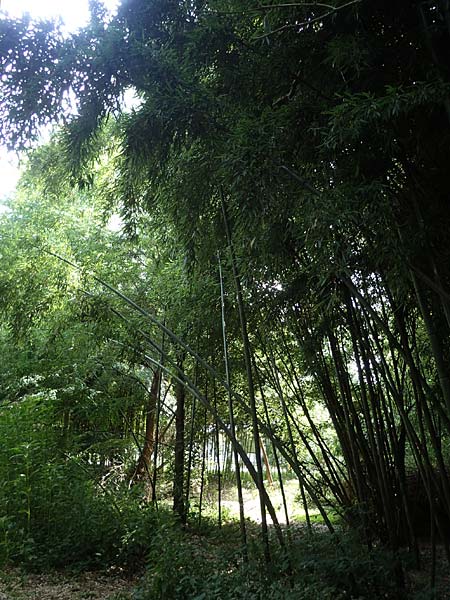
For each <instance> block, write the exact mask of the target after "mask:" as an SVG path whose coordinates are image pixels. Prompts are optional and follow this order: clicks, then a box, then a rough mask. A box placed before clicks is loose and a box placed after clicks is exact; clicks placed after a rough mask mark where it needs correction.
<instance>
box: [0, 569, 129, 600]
mask: <svg viewBox="0 0 450 600" xmlns="http://www.w3.org/2000/svg"><path fill="white" fill-rule="evenodd" d="M136 583H137V580H136V579H130V578H125V577H123V576H121V574H120V573H115V572H106V573H100V572H84V573H76V574H75V573H69V572H67V571H65V572H58V571H52V572H46V573H39V574H36V573H24V572H23V571H22V570H20V569H8V570H7V571H2V572H0V600H130V599H131V592H132V589H133V587H134V586H135V585H136Z"/></svg>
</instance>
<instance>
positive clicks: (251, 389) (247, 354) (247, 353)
mask: <svg viewBox="0 0 450 600" xmlns="http://www.w3.org/2000/svg"><path fill="white" fill-rule="evenodd" d="M221 204H222V213H223V220H224V225H225V234H226V238H227V244H228V251H229V254H230V260H231V268H232V272H233V279H234V284H235V287H236V298H237V303H238V312H239V321H240V326H241V336H242V343H243V347H244V361H245V370H246V373H247V384H248V394H249V402H250V411H251V419H252V430H253V443H254V451H255V459H256V473H257V487H258V492H259V506H260V511H261V534H262V542H263V547H264V557H265V560H266V562H267V563H269V562H270V548H269V535H268V529H267V516H266V504H265V502H264V495H265V493H266V492H265V488H264V476H263V466H262V459H261V449H260V444H259V425H258V416H257V410H256V395H255V384H254V381H253V370H252V359H251V350H250V340H249V336H248V327H247V317H246V314H245V308H244V300H243V295H242V285H241V279H240V277H239V273H238V270H237V265H236V257H235V254H234V248H233V243H232V239H231V230H230V225H229V221H228V215H227V211H226V206H225V199H224V194H223V190H221Z"/></svg>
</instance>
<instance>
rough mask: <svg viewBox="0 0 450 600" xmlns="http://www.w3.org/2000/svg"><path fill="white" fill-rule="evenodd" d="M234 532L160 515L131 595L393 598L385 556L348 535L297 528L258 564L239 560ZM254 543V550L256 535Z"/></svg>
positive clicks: (143, 599)
mask: <svg viewBox="0 0 450 600" xmlns="http://www.w3.org/2000/svg"><path fill="white" fill-rule="evenodd" d="M234 535H236V534H235V533H234V534H233V535H230V532H228V535H227V532H223V533H222V534H221V535H220V542H219V538H218V534H217V533H212V532H211V531H210V532H206V531H204V532H203V533H202V534H196V533H194V532H189V531H180V530H179V529H177V528H176V527H174V526H173V523H170V522H167V521H166V522H161V524H160V527H159V528H158V529H157V530H156V535H155V538H154V545H152V547H151V550H150V553H149V555H148V568H147V572H146V575H145V578H144V579H143V582H142V583H141V585H140V586H139V588H138V590H137V591H136V592H135V595H134V598H135V600H165V599H169V598H177V599H180V600H182V599H184V598H186V599H191V600H192V599H194V598H195V599H197V600H200V599H202V600H203V599H205V600H206V599H208V600H209V599H213V598H217V599H224V600H225V599H229V600H231V599H235V598H236V599H239V598H242V600H244V599H255V600H256V599H258V598H274V599H278V598H279V599H280V600H281V599H286V600H287V599H291V598H292V599H294V598H296V599H304V600H310V599H317V600H319V599H321V600H322V599H327V598H328V599H330V600H331V599H332V598H339V599H342V600H344V599H347V598H348V599H350V598H361V599H363V598H367V599H369V598H375V597H377V598H378V597H384V598H392V599H394V598H397V597H398V595H397V594H398V590H397V589H396V587H395V577H394V574H393V572H392V568H393V567H392V564H393V563H392V556H390V555H389V554H388V553H385V552H384V551H378V550H374V551H372V552H368V551H367V550H364V549H362V548H361V545H360V543H359V542H358V541H357V540H356V539H355V538H352V537H351V536H348V537H345V536H337V537H335V538H333V537H330V536H329V534H327V533H320V532H316V533H314V534H313V535H311V536H309V535H301V536H300V537H298V538H297V537H296V538H295V540H294V541H293V545H292V547H291V548H290V550H289V556H288V557H287V556H286V555H284V554H283V553H275V555H274V556H273V557H272V564H271V565H269V566H263V565H262V564H259V563H258V562H256V561H255V562H254V561H251V562H250V563H249V564H248V565H245V564H243V563H242V558H241V556H240V553H239V551H236V549H235V547H233V536H234ZM253 544H256V547H255V548H254V549H255V550H256V548H257V547H258V546H259V542H257V541H256V540H254V541H253ZM253 556H255V554H253ZM289 564H290V565H291V569H292V571H291V572H290V574H289V567H288V565H289ZM169 574H170V575H169ZM168 575H169V576H168Z"/></svg>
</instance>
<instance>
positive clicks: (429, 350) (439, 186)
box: [0, 0, 450, 586]
mask: <svg viewBox="0 0 450 600" xmlns="http://www.w3.org/2000/svg"><path fill="white" fill-rule="evenodd" d="M449 11H450V9H449V4H448V1H447V0H438V1H436V2H423V1H415V2H406V1H399V2H390V3H388V2H384V1H380V2H376V3H369V2H365V1H364V0H361V1H354V2H336V3H334V2H333V3H332V4H331V5H324V4H322V3H306V2H298V3H273V2H268V3H261V2H256V1H253V0H248V1H246V2H234V1H232V0H230V1H224V0H215V1H206V0H205V1H198V2H197V1H195V2H181V1H180V2H169V1H167V0H158V1H157V0H154V1H152V2H150V1H144V0H127V1H124V2H123V3H122V4H121V5H120V7H119V9H118V12H117V14H116V15H114V16H107V14H106V12H105V10H104V9H103V8H102V6H101V4H97V3H93V4H92V6H91V12H92V17H91V23H90V25H89V26H87V27H86V28H84V29H82V30H80V31H79V32H78V33H76V34H73V35H72V36H69V37H67V36H64V35H63V33H62V32H61V31H60V30H59V29H58V26H57V25H55V24H52V23H45V22H37V23H32V22H30V21H27V20H23V21H15V20H12V19H8V18H6V17H4V18H2V20H1V22H0V23H1V30H0V53H1V60H2V69H3V71H2V72H3V75H2V79H1V82H0V94H1V97H2V108H1V112H0V122H1V126H2V138H3V141H4V143H6V144H7V145H9V147H11V148H16V149H17V148H23V147H27V146H28V145H30V144H32V143H34V140H35V139H36V136H37V135H38V131H39V127H40V126H42V125H48V124H49V123H51V124H52V125H55V126H57V127H58V129H57V133H56V134H55V137H54V138H53V141H52V142H50V143H49V144H47V146H44V147H43V148H41V149H38V150H35V151H34V152H33V153H31V154H30V158H29V163H28V171H27V172H26V173H25V175H24V176H23V178H22V191H20V192H19V193H20V194H22V197H23V198H24V197H26V196H27V194H32V193H38V195H39V194H40V197H41V198H47V200H48V198H53V200H52V203H53V207H55V206H57V205H58V202H60V203H61V205H64V203H67V205H70V203H72V204H74V205H76V203H77V202H80V198H82V202H84V203H87V204H89V202H91V203H92V205H95V204H96V205H97V206H101V210H103V211H104V212H105V211H106V212H108V211H109V213H108V214H116V215H117V214H118V213H120V215H121V219H122V223H123V232H122V235H119V234H117V233H112V232H109V233H108V232H103V233H102V234H100V233H96V234H95V235H98V236H100V237H99V239H100V238H102V239H103V237H102V236H105V239H104V241H105V243H107V244H108V245H107V247H108V248H109V250H108V252H106V255H107V254H108V253H109V258H110V263H109V266H108V267H105V266H104V265H105V264H106V263H105V262H104V257H105V252H104V251H98V249H96V248H95V247H94V248H93V249H92V250H87V249H84V250H83V248H82V247H81V246H80V241H79V240H73V239H70V235H68V242H67V243H66V244H65V245H64V244H62V243H59V242H58V243H55V240H52V237H51V236H49V235H48V234H47V233H44V234H42V239H41V238H40V239H39V240H38V242H37V243H33V242H32V241H31V240H32V239H33V238H32V233H31V229H30V230H26V235H25V238H27V240H26V241H22V242H21V241H20V240H21V239H25V238H23V235H24V234H23V231H22V233H20V234H17V239H16V241H15V242H14V243H12V242H8V241H5V242H4V247H5V248H6V250H5V251H4V254H5V256H6V255H9V256H10V259H9V260H10V262H11V264H12V265H14V264H15V263H14V260H13V258H12V256H13V255H14V252H15V250H14V248H16V247H17V248H19V250H18V251H17V253H18V254H20V255H21V256H23V252H25V253H26V252H30V251H31V252H33V253H36V252H37V253H38V255H39V256H40V257H45V258H40V259H39V260H42V261H43V264H44V265H51V266H48V268H50V269H54V270H55V272H58V271H59V270H61V269H62V270H63V271H64V273H65V275H64V276H62V278H63V279H64V278H66V284H64V285H67V286H69V287H70V285H72V283H70V285H69V283H67V282H69V281H72V279H73V278H74V277H75V279H77V278H78V279H77V281H78V283H77V284H76V285H75V288H76V293H75V292H74V293H75V296H76V298H77V302H78V304H79V306H78V308H77V309H76V310H75V309H74V313H73V314H72V317H71V318H74V315H76V316H78V317H79V318H81V320H82V321H84V322H85V323H88V322H92V324H93V325H92V327H93V328H94V329H93V331H95V332H96V333H95V335H94V336H93V337H94V338H95V336H99V337H98V339H97V341H96V342H95V343H99V341H98V340H100V339H101V340H102V341H101V345H102V348H103V350H102V352H106V350H105V348H108V351H107V352H106V354H108V353H110V354H108V356H109V358H108V360H109V363H108V364H107V365H106V363H103V364H102V365H97V367H96V368H93V369H92V370H91V373H90V375H89V378H87V379H85V382H86V381H88V387H91V388H92V389H94V390H96V391H97V392H99V393H102V394H104V395H105V397H107V396H108V394H109V395H111V394H112V395H113V396H114V394H115V393H116V392H115V391H114V390H113V389H112V388H111V385H112V384H111V382H115V385H116V386H117V387H120V386H125V387H127V385H128V386H130V387H133V389H135V388H136V389H138V388H139V389H140V390H141V392H142V394H143V397H142V398H141V402H140V404H138V405H136V406H135V407H134V408H130V409H129V410H128V409H127V410H125V409H124V408H123V407H120V405H119V407H118V409H117V415H116V419H117V423H116V425H117V427H118V431H117V434H118V437H119V438H120V437H122V438H126V439H128V441H129V442H130V441H131V442H132V445H134V453H135V454H136V456H137V458H136V461H134V462H135V464H133V465H132V467H131V470H129V471H128V472H127V474H126V478H127V481H128V482H129V485H130V487H131V488H133V487H135V484H137V483H139V482H142V481H144V482H145V489H146V496H147V500H148V501H149V502H152V503H153V504H158V502H160V501H161V499H162V498H167V496H168V495H169V496H170V497H171V501H172V502H173V509H174V512H175V513H176V514H177V515H178V518H179V520H180V521H181V522H182V523H184V524H186V522H188V521H189V519H192V518H196V519H199V520H200V519H201V515H202V510H203V506H204V504H205V502H206V500H205V496H206V495H207V493H208V491H207V490H208V486H207V481H208V472H209V474H210V475H212V473H214V477H213V479H214V482H215V485H216V486H217V490H216V497H217V500H218V520H219V524H221V522H222V508H223V507H222V504H223V491H224V489H225V488H226V485H227V482H230V481H233V482H234V484H235V486H236V496H237V500H238V503H239V510H240V535H241V543H242V556H243V559H244V561H245V560H247V559H248V548H247V530H246V527H247V522H246V519H245V517H246V514H245V507H244V500H243V481H242V478H243V477H244V478H245V477H248V476H249V477H250V478H251V480H252V481H253V484H254V486H255V487H256V489H257V490H258V496H259V509H260V517H261V536H262V539H263V546H264V555H265V560H266V561H267V562H270V560H271V553H272V552H273V546H271V544H273V543H274V542H273V541H272V536H271V534H270V532H271V531H273V532H274V537H276V539H277V543H278V544H279V545H281V547H282V548H288V547H289V543H290V539H291V532H290V515H291V508H292V507H290V506H289V505H288V501H287V499H286V495H285V493H284V486H285V483H286V478H287V473H288V474H289V477H291V478H292V477H295V479H296V481H297V482H298V502H299V503H300V504H301V505H302V509H303V512H304V515H305V520H306V526H307V528H308V529H309V530H311V531H312V530H313V529H314V528H313V520H312V518H311V514H310V513H311V512H312V511H318V512H319V514H320V516H321V519H322V520H323V522H324V524H325V525H326V527H327V528H328V529H329V530H330V532H331V533H333V532H334V530H335V518H334V517H335V515H336V514H337V515H339V516H340V517H341V518H342V520H343V522H345V523H347V525H348V526H349V527H351V528H354V529H356V530H358V531H359V532H360V534H361V536H362V539H363V540H364V542H365V544H366V545H367V546H368V547H369V548H371V547H373V546H376V545H377V544H378V543H379V542H380V541H381V543H382V544H383V545H385V546H386V547H388V548H389V549H390V550H391V551H392V552H393V553H394V556H395V557H396V560H399V559H398V556H399V555H398V551H399V550H400V548H405V547H406V548H408V549H409V550H411V552H412V553H413V554H414V555H415V558H416V561H417V562H420V547H419V541H420V539H422V538H423V537H424V536H425V537H426V538H429V539H430V540H431V544H432V546H433V548H436V545H437V544H442V545H443V547H444V550H445V553H446V555H447V559H448V560H449V561H450V548H449V545H448V532H449V527H450V479H449V474H448V468H449V467H448V462H449V460H448V456H449V435H450V335H449V334H450V277H449V267H450V253H449V244H448V242H449V234H448V232H449V226H450V212H449V204H448V181H447V173H448V167H449V162H448V159H449V153H448V144H449V140H450V117H449V114H450V113H449V106H450V104H449V97H450V96H449V94H450V86H449V75H450V65H449V59H448V57H449V56H450V54H449V52H448V50H449V36H450V25H449V23H450V21H449V14H450V12H449ZM127 90H132V91H133V93H134V94H135V104H134V105H133V106H132V107H131V108H130V107H129V106H128V107H127V106H126V103H125V104H124V102H123V95H124V93H125V92H127ZM74 106H75V108H74ZM27 173H28V174H27ZM27 178H28V179H27ZM37 189H38V192H36V190H37ZM32 190H34V192H33V191H32ZM64 198H65V199H64ZM76 198H78V200H77V199H76ZM47 200H46V201H47ZM25 205H26V202H25ZM12 206H13V205H12ZM12 210H13V212H12V213H11V214H12V216H11V215H10V216H9V217H8V215H6V216H5V217H4V223H7V222H8V218H9V219H13V220H14V218H15V217H14V214H15V213H14V209H12ZM27 210H29V209H27ZM99 212H100V209H99ZM36 214H38V213H36ZM36 218H37V217H33V218H32V219H31V221H30V222H31V223H33V219H35V220H36ZM38 220H39V219H38ZM19 221H20V219H19ZM19 221H18V222H19ZM40 226H41V229H42V230H44V231H45V223H44V224H43V225H42V224H41V225H40ZM2 227H3V233H2V236H3V238H2V239H3V240H8V235H12V234H11V232H9V233H8V225H2ZM19 229H20V227H19ZM41 233H42V232H41ZM64 235H66V234H64ZM21 236H22V237H21ZM27 236H28V237H27ZM30 236H31V237H30ZM88 238H89V239H92V232H91V237H89V236H86V239H88ZM110 238H111V239H110ZM2 243H3V242H2ZM102 243H103V242H102ZM8 244H12V245H11V246H10V249H9V250H7V248H8V247H9V246H8ZM14 244H16V246H15V245H14ZM102 252H103V253H102ZM8 253H9V254H8ZM96 253H97V254H96ZM35 255H36V254H33V256H35ZM100 255H101V256H102V260H101V261H97V262H96V260H97V259H95V258H93V257H94V256H100ZM102 261H103V262H102ZM55 265H59V266H55ZM98 265H103V266H100V267H99V266H98ZM125 265H126V266H125ZM14 268H17V267H14ZM74 273H78V275H76V276H75V275H74ZM55 277H56V275H55ZM71 278H72V279H71ZM12 279H14V278H9V279H8V277H7V276H5V278H4V281H3V282H2V283H1V285H2V289H4V290H5V294H4V300H3V301H2V303H3V305H2V309H3V314H4V317H3V318H4V320H5V328H6V329H7V330H8V331H9V333H11V332H13V333H14V331H15V324H16V321H17V319H18V317H17V314H18V312H19V308H18V307H17V306H16V307H14V294H13V293H12V292H8V289H9V288H8V286H13V284H12V283H11V281H12ZM43 279H44V280H45V277H44V278H43ZM14 285H16V284H14ZM77 286H78V287H77ZM13 287H14V286H13ZM19 287H20V286H19ZM43 287H45V286H43ZM55 288H57V285H56V284H55ZM16 292H17V290H16ZM33 294H34V295H35V296H34V300H33V302H35V304H36V306H38V305H39V294H37V292H36V290H34V291H33ZM36 294H37V295H36ZM58 294H60V292H58ZM58 297H59V298H61V296H58ZM61 302H64V300H61ZM48 306H49V304H47V305H46V306H45V307H44V308H42V311H43V314H47V313H46V311H47V310H48ZM36 310H37V311H38V308H36ZM38 312H39V311H38ZM15 319H16V320H15ZM96 327H99V328H100V329H99V330H98V331H97V329H95V328H96ZM6 329H5V331H6ZM16 329H17V328H16ZM19 329H20V328H19ZM25 329H26V327H25ZM9 333H8V335H9ZM13 333H11V335H13ZM126 381H128V384H127V383H126ZM102 386H103V387H102ZM5 401H9V399H8V396H6V399H4V402H5ZM111 402H112V400H111ZM112 403H113V404H114V405H115V404H116V403H115V402H112ZM71 410H72V409H67V410H63V411H62V413H61V414H62V415H63V423H62V430H63V431H64V430H65V428H69V429H70V427H71V423H72V424H73V423H74V421H73V419H74V415H71V414H70V412H71ZM75 421H76V419H75ZM169 438H170V440H171V442H170V443H168V441H167V440H168V439H169ZM92 460H94V459H93V458H92ZM108 461H109V462H108ZM108 461H107V462H108V464H109V466H110V467H111V464H113V462H114V460H113V459H112V458H111V457H109V458H108ZM111 461H112V462H111ZM103 467H104V468H106V467H105V465H103ZM167 467H168V469H169V472H170V473H171V477H172V480H171V483H170V492H168V491H167V477H166V476H165V475H164V472H165V471H164V469H165V468H167ZM272 471H273V473H272ZM272 477H273V478H274V479H276V480H277V482H278V483H277V485H278V486H279V488H280V490H281V495H282V499H283V504H284V506H283V510H282V521H283V522H284V523H286V527H285V526H284V525H283V526H282V525H280V523H279V521H278V520H279V515H280V513H279V512H277V509H276V507H275V506H274V504H273V502H272V499H271V479H272ZM434 559H435V553H434V554H433V560H434ZM397 567H398V568H397V569H396V575H397V578H398V584H399V585H400V586H401V584H402V582H401V579H402V572H401V567H400V562H398V565H397ZM434 569H435V565H434V564H433V565H432V571H433V572H434Z"/></svg>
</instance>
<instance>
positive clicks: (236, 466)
mask: <svg viewBox="0 0 450 600" xmlns="http://www.w3.org/2000/svg"><path fill="white" fill-rule="evenodd" d="M217 261H218V264H219V280H220V306H221V317H222V318H221V320H222V341H223V358H224V363H225V380H226V383H227V387H228V416H229V420H230V433H231V436H232V443H233V440H236V424H235V420H234V405H233V395H232V394H231V391H230V390H231V381H230V364H229V356H228V343H227V331H226V318H225V291H224V285H223V273H222V264H221V261H220V254H219V253H217ZM232 445H233V457H234V470H235V478H236V488H237V495H238V503H239V527H240V533H241V542H242V551H243V559H244V562H248V549H247V531H246V526H245V514H244V497H243V494H242V480H241V471H240V466H239V456H238V453H237V450H236V447H235V445H234V444H232Z"/></svg>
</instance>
